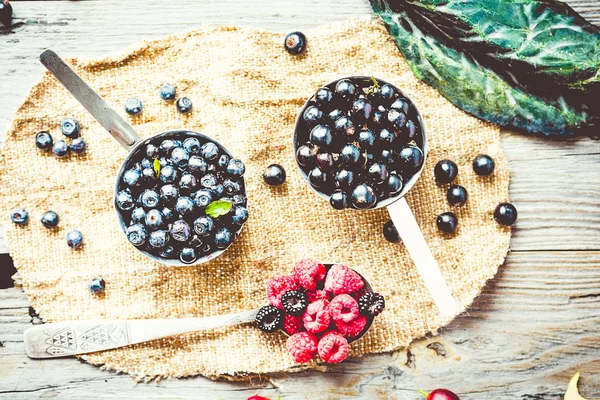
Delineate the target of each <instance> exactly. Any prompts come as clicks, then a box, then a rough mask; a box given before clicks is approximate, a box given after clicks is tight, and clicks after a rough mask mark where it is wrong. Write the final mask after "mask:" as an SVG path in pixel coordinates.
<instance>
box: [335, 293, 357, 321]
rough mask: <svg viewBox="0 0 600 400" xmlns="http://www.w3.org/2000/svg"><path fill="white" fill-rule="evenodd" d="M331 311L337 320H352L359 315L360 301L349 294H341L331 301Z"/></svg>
mask: <svg viewBox="0 0 600 400" xmlns="http://www.w3.org/2000/svg"><path fill="white" fill-rule="evenodd" d="M329 313H330V314H331V318H333V320H334V321H335V322H338V321H341V322H346V323H347V322H351V321H353V320H354V319H356V317H358V315H359V311H358V303H357V302H356V300H354V299H353V298H352V296H350V295H349V294H340V295H339V296H335V297H334V298H333V300H331V303H329Z"/></svg>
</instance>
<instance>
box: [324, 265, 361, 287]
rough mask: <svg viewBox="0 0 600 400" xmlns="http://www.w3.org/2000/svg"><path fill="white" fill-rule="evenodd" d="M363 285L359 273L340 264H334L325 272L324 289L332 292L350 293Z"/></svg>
mask: <svg viewBox="0 0 600 400" xmlns="http://www.w3.org/2000/svg"><path fill="white" fill-rule="evenodd" d="M363 286H364V282H363V280H362V278H361V277H360V275H358V274H357V273H356V272H354V271H353V270H352V269H351V268H348V267H347V266H345V265H342V264H335V265H334V266H332V267H331V269H330V270H329V272H328V273H327V278H326V279H325V290H326V291H328V292H332V293H333V294H344V293H347V294H351V293H354V292H356V291H358V290H360V289H362V287H363Z"/></svg>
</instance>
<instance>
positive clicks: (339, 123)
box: [313, 115, 356, 143]
mask: <svg viewBox="0 0 600 400" xmlns="http://www.w3.org/2000/svg"><path fill="white" fill-rule="evenodd" d="M334 129H335V133H336V135H339V136H340V137H341V138H344V139H346V138H348V137H352V136H354V133H355V132H356V129H355V127H354V123H353V122H352V120H351V119H350V118H348V117H346V116H345V115H342V116H341V117H339V118H338V119H336V120H335V128H334ZM313 143H314V142H313Z"/></svg>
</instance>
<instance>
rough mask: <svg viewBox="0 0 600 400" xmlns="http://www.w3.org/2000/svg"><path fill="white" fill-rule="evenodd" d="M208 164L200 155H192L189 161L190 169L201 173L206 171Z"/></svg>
mask: <svg viewBox="0 0 600 400" xmlns="http://www.w3.org/2000/svg"><path fill="white" fill-rule="evenodd" d="M207 167H208V165H207V164H206V161H204V158H202V157H200V156H191V157H190V160H189V161H188V169H189V170H190V171H192V172H199V173H201V174H203V173H205V172H206V169H207Z"/></svg>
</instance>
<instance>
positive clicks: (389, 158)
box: [379, 149, 396, 167]
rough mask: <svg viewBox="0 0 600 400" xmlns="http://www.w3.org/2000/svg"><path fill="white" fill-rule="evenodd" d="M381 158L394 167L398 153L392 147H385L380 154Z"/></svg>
mask: <svg viewBox="0 0 600 400" xmlns="http://www.w3.org/2000/svg"><path fill="white" fill-rule="evenodd" d="M379 159H380V160H381V161H382V162H383V163H384V164H385V165H387V166H388V167H393V165H394V163H395V162H396V153H394V150H391V149H383V150H381V153H380V154H379Z"/></svg>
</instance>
